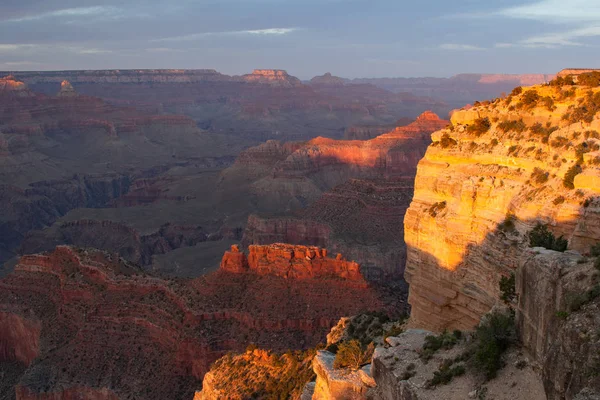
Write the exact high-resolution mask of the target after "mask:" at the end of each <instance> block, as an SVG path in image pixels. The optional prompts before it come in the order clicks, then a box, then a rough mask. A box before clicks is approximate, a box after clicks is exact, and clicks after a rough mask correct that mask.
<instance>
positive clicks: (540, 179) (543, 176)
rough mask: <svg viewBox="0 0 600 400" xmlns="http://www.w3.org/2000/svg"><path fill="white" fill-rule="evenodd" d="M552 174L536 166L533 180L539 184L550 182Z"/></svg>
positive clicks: (532, 176)
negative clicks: (549, 178)
mask: <svg viewBox="0 0 600 400" xmlns="http://www.w3.org/2000/svg"><path fill="white" fill-rule="evenodd" d="M549 176H550V173H549V172H546V171H544V170H543V169H540V168H537V167H536V168H534V170H533V173H532V174H531V180H532V181H534V182H535V183H537V184H538V185H541V184H544V183H546V182H548V177H549Z"/></svg>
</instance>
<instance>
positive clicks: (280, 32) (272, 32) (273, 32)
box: [153, 28, 298, 42]
mask: <svg viewBox="0 0 600 400" xmlns="http://www.w3.org/2000/svg"><path fill="white" fill-rule="evenodd" d="M297 30H298V28H267V29H254V30H243V31H226V32H202V33H193V34H191V35H184V36H173V37H167V38H162V39H155V40H153V41H154V42H173V41H186V40H196V39H202V38H206V37H211V36H284V35H287V34H289V33H292V32H295V31H297Z"/></svg>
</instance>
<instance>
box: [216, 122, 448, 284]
mask: <svg viewBox="0 0 600 400" xmlns="http://www.w3.org/2000/svg"><path fill="white" fill-rule="evenodd" d="M446 125H447V121H444V120H440V119H439V118H438V117H437V116H436V115H435V114H433V113H430V112H428V113H424V114H423V115H421V116H420V117H419V118H418V119H417V120H416V121H415V122H413V123H412V124H409V125H407V126H403V127H398V128H396V129H394V130H392V131H391V132H389V133H386V134H383V135H380V136H378V137H377V138H375V139H372V140H368V141H334V140H330V139H322V138H317V139H314V140H312V141H309V142H307V143H304V144H296V145H287V147H285V146H281V145H280V144H277V143H272V142H271V143H268V144H267V145H265V146H264V147H259V148H255V149H250V150H248V151H247V152H246V153H244V154H245V155H246V156H244V157H240V158H239V159H238V161H237V162H236V164H234V165H233V166H232V167H231V168H230V169H228V170H227V171H226V173H225V174H224V179H225V180H224V181H223V185H226V184H228V185H230V186H231V187H234V185H235V188H240V187H241V186H240V183H239V181H237V180H233V179H232V181H231V183H228V182H227V179H229V174H231V176H232V177H233V176H235V178H236V179H239V178H240V176H241V175H242V174H245V175H246V176H247V179H246V181H245V182H251V183H250V185H249V189H248V191H249V192H250V193H251V194H252V195H253V198H252V200H251V201H253V203H254V204H256V205H258V210H257V211H259V212H261V211H262V212H263V213H262V214H260V213H259V214H258V215H252V216H251V217H250V218H249V219H248V224H247V226H246V230H245V233H244V239H243V243H244V244H246V245H248V244H264V243H274V242H286V243H298V244H303V243H306V244H313V245H322V246H327V247H330V248H331V249H334V250H335V251H339V252H342V253H344V254H347V255H348V256H349V257H352V258H354V259H356V260H357V261H359V262H360V263H361V265H362V268H363V272H364V273H365V274H366V275H367V276H368V277H369V278H370V279H381V278H383V276H384V275H389V276H395V277H401V276H402V271H403V267H404V259H405V250H404V242H403V236H402V220H403V217H404V212H405V211H406V208H407V207H408V204H409V202H410V200H411V198H412V189H413V187H412V180H413V177H414V174H415V167H416V165H417V163H418V160H419V159H420V157H422V155H423V154H424V151H425V149H426V147H427V145H428V144H429V142H430V140H429V135H430V133H431V132H433V131H435V130H437V129H440V128H442V127H444V126H446ZM252 154H256V155H252ZM267 154H271V155H272V156H271V157H270V158H269V157H267V156H266V155H267ZM265 160H270V161H269V162H266V161H265ZM255 164H260V165H261V166H264V169H263V171H264V172H263V174H262V177H261V178H260V179H257V176H249V173H247V172H244V171H246V170H248V171H257V170H259V171H260V170H261V169H260V168H256V167H254V165H255ZM250 166H252V167H250ZM267 174H268V175H267ZM303 206H304V207H303ZM274 211H279V212H280V213H281V212H286V215H285V216H282V215H280V214H275V213H274Z"/></svg>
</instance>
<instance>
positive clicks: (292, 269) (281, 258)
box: [221, 243, 366, 286]
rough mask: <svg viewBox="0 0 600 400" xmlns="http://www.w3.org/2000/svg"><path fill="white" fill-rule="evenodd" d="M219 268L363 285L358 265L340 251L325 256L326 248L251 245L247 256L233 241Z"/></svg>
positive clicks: (277, 244) (236, 271) (289, 277)
mask: <svg viewBox="0 0 600 400" xmlns="http://www.w3.org/2000/svg"><path fill="white" fill-rule="evenodd" d="M221 269H222V270H224V271H228V272H235V273H240V272H249V273H254V274H258V275H273V276H278V277H281V278H287V279H335V278H339V279H343V280H347V281H350V282H356V283H358V284H359V285H364V286H366V281H365V279H364V277H363V276H362V275H361V273H360V265H359V264H358V263H356V262H354V261H347V260H345V259H344V257H343V256H342V255H341V254H337V256H336V257H335V258H332V257H328V256H327V249H323V248H319V247H309V246H300V245H290V244H283V243H275V244H270V245H265V246H261V245H251V246H249V248H248V256H247V257H246V255H245V254H244V253H241V252H240V250H239V247H238V246H236V245H234V246H232V248H231V250H230V251H228V252H226V253H225V255H224V256H223V261H222V262H221Z"/></svg>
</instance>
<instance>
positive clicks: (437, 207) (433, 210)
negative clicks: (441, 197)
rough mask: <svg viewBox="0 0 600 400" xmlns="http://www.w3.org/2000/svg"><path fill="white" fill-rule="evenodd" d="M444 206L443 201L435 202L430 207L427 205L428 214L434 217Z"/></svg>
mask: <svg viewBox="0 0 600 400" xmlns="http://www.w3.org/2000/svg"><path fill="white" fill-rule="evenodd" d="M445 208H446V202H445V201H440V202H437V203H435V204H433V205H432V206H431V207H429V215H431V216H432V217H433V218H435V217H437V215H438V214H439V213H440V212H442V210H444V209H445Z"/></svg>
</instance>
